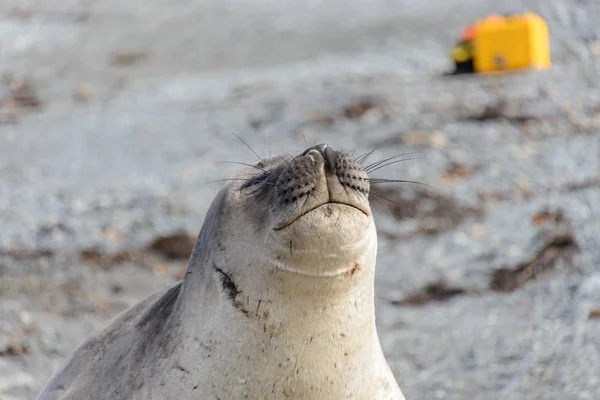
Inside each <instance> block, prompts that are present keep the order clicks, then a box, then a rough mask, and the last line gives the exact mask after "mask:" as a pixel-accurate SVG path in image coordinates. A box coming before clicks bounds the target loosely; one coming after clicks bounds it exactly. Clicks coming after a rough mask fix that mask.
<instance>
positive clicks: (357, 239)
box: [197, 144, 377, 277]
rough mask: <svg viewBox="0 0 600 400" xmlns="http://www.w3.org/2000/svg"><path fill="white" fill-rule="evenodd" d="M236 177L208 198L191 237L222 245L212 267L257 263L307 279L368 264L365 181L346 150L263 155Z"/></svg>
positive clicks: (371, 250) (370, 231)
mask: <svg viewBox="0 0 600 400" xmlns="http://www.w3.org/2000/svg"><path fill="white" fill-rule="evenodd" d="M238 178H239V179H234V180H231V181H230V182H229V183H228V184H227V185H226V186H225V187H224V188H223V189H222V190H221V192H220V193H219V195H218V196H217V197H216V199H215V200H214V202H213V204H212V205H211V210H210V211H209V213H208V215H207V219H206V221H205V224H204V227H203V231H204V236H205V237H203V233H201V235H200V240H198V243H197V247H198V246H202V247H203V248H204V249H206V248H218V249H220V251H219V252H218V254H212V256H213V257H214V259H213V262H214V263H215V264H216V265H217V266H220V265H227V266H237V268H236V269H237V271H235V274H236V275H238V274H243V275H245V272H248V273H249V272H250V271H249V269H252V271H251V273H252V274H254V275H256V274H257V273H259V271H258V270H259V269H262V270H263V271H262V272H263V273H267V272H268V271H267V270H269V271H270V272H272V271H273V270H275V271H279V272H281V271H286V273H293V274H300V275H305V276H312V277H339V276H348V275H354V273H355V272H356V271H358V270H360V269H362V268H363V266H365V265H367V266H368V267H371V265H372V266H373V267H374V262H375V253H376V247H377V239H376V234H375V224H374V221H373V218H372V215H371V208H370V206H369V199H368V195H369V179H368V177H367V174H366V172H365V171H364V170H363V168H362V166H361V165H360V164H358V163H357V162H356V161H354V159H352V158H351V157H349V156H348V155H346V154H344V153H342V152H339V151H335V150H334V149H333V148H331V147H329V146H328V145H325V144H320V145H316V146H313V147H310V148H308V149H306V150H305V151H304V152H302V153H301V154H299V155H297V156H295V157H291V156H277V157H270V158H265V159H263V160H261V161H259V162H258V163H256V164H255V165H254V166H252V167H249V168H246V169H245V170H244V171H242V172H241V174H240V175H239V176H238ZM206 241H210V242H213V241H216V242H217V243H210V244H211V245H210V246H207V244H209V243H206ZM203 242H204V244H205V245H202V243H203ZM212 244H214V245H212ZM232 248H235V249H236V250H235V251H231V249H232ZM213 253H214V252H213ZM244 270H247V271H244Z"/></svg>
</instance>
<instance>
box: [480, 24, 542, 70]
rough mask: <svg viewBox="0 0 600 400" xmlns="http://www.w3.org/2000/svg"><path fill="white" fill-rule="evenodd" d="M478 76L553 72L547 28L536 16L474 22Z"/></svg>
mask: <svg viewBox="0 0 600 400" xmlns="http://www.w3.org/2000/svg"><path fill="white" fill-rule="evenodd" d="M475 32H476V34H475V39H474V47H475V52H474V56H473V64H474V68H475V72H479V73H486V72H499V71H510V70H517V69H548V68H550V38H549V35H548V25H547V24H546V21H544V19H543V18H542V17H540V16H539V15H537V14H533V13H525V14H519V15H513V16H509V17H503V18H498V17H495V18H487V19H483V20H479V21H477V22H475Z"/></svg>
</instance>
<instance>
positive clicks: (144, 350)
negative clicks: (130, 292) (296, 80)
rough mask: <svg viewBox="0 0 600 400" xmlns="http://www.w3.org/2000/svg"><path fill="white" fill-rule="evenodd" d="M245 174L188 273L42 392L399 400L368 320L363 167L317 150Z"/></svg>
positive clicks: (228, 189)
mask: <svg viewBox="0 0 600 400" xmlns="http://www.w3.org/2000/svg"><path fill="white" fill-rule="evenodd" d="M241 176H242V177H243V178H244V179H241V180H233V181H231V182H229V183H228V184H227V185H226V186H225V187H224V188H223V189H222V190H221V191H220V192H219V194H218V195H217V197H216V198H215V200H214V201H213V203H212V204H211V207H210V209H209V211H208V214H207V216H206V219H205V222H204V225H203V227H202V230H201V232H200V235H199V236H198V240H197V241H196V244H195V246H194V250H193V252H192V255H191V258H190V262H189V267H188V271H187V275H186V277H185V279H184V280H183V281H182V282H179V283H177V284H175V285H173V286H171V287H169V288H167V289H165V290H164V291H163V292H161V293H157V294H155V295H153V296H151V297H149V298H147V299H145V300H144V301H142V302H141V303H139V304H138V305H136V306H134V307H132V308H131V309H129V310H127V311H125V312H124V313H123V314H121V315H120V316H118V317H117V318H116V319H115V320H114V321H113V322H112V324H111V325H110V326H109V327H108V328H107V329H106V330H104V332H102V333H100V334H99V335H98V336H95V337H93V338H91V339H89V340H88V341H87V342H85V343H84V344H83V345H81V346H80V347H79V349H77V350H76V352H75V354H74V355H73V356H72V357H71V359H70V360H69V361H68V362H67V364H66V365H65V366H64V367H63V368H62V369H61V370H60V371H59V372H57V373H56V374H55V375H54V377H53V378H52V379H51V381H50V382H49V384H48V385H47V386H46V388H45V389H44V390H43V391H42V392H41V394H40V396H39V397H38V400H49V399H62V400H67V399H68V400H84V399H85V400H100V399H111V400H118V399H177V400H186V399H220V400H229V399H311V400H313V399H326V400H336V399H364V400H376V399H382V400H384V399H385V400H404V396H403V395H402V393H401V391H400V389H399V388H398V385H397V383H396V381H395V379H394V376H393V375H392V373H391V371H390V368H389V367H388V364H387V362H386V361H385V358H384V355H383V352H382V349H381V346H380V343H379V338H378V336H377V331H376V327H375V312H374V293H373V288H374V270H375V258H376V252H377V236H376V232H375V224H374V221H373V217H372V215H371V210H370V207H369V202H368V194H369V180H368V177H367V175H366V173H365V172H364V170H363V169H362V168H361V166H360V165H358V164H357V163H355V162H354V160H353V159H351V158H350V157H348V156H346V155H344V154H342V153H339V152H336V151H334V150H333V149H331V148H330V147H328V146H326V145H318V146H314V147H312V148H309V149H307V150H306V151H305V152H304V153H302V154H300V155H299V156H297V157H294V158H284V157H273V158H269V159H264V160H261V161H260V162H259V163H257V164H256V165H255V166H254V167H253V168H249V169H247V170H245V171H244V173H243V175H241Z"/></svg>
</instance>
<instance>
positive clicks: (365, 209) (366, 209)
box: [273, 201, 371, 231]
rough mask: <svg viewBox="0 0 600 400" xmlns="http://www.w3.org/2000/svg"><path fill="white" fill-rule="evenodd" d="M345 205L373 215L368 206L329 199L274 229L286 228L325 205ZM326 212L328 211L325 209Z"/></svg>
mask: <svg viewBox="0 0 600 400" xmlns="http://www.w3.org/2000/svg"><path fill="white" fill-rule="evenodd" d="M328 206H329V207H331V206H333V207H343V208H349V209H351V210H348V211H358V212H360V213H361V214H364V215H365V216H367V217H369V216H370V215H371V211H370V210H369V208H368V207H361V206H360V205H356V204H350V203H343V202H337V201H328V202H326V203H323V204H319V205H317V206H315V207H312V208H309V209H307V210H306V211H304V212H302V213H299V214H298V215H296V216H295V217H294V218H291V219H289V220H287V221H284V222H282V223H280V224H279V225H276V226H275V227H274V228H273V230H274V231H279V230H281V229H284V228H286V227H288V226H290V225H292V224H293V223H294V222H296V221H298V220H299V219H301V218H302V217H304V216H306V215H308V214H310V213H313V212H315V211H318V210H321V209H322V208H323V207H328ZM325 212H326V211H325Z"/></svg>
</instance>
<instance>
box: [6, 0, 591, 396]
mask: <svg viewBox="0 0 600 400" xmlns="http://www.w3.org/2000/svg"><path fill="white" fill-rule="evenodd" d="M300 3H301V2H295V1H290V0H286V1H278V2H275V1H271V2H268V1H261V2H249V1H242V0H238V1H228V2H223V1H216V0H214V1H209V0H206V1H183V0H181V1H176V2H169V3H167V2H165V1H159V0H152V1H142V0H134V1H130V2H126V4H125V2H122V1H113V0H105V1H102V2H100V1H93V0H85V1H84V0H70V1H63V0H51V1H44V2H41V1H34V0H30V1H25V0H14V1H9V0H0V73H1V74H2V76H3V78H2V79H3V80H2V82H1V86H0V100H1V101H2V103H1V104H2V107H1V110H0V111H1V112H0V221H1V224H2V225H1V226H2V229H1V230H0V399H2V400H7V399H11V400H14V399H33V398H34V397H35V395H36V393H37V391H38V390H39V389H40V388H41V387H42V385H44V383H45V382H46V381H47V380H48V378H49V377H50V375H51V374H52V372H53V371H54V370H55V369H56V368H58V366H59V365H60V364H61V363H62V362H63V360H64V358H65V357H66V356H67V355H68V354H70V353H71V352H72V351H73V349H74V348H75V347H76V346H77V345H78V344H79V343H80V342H81V341H82V340H83V339H84V338H85V337H87V336H88V335H90V334H92V333H93V332H96V331H97V330H98V329H100V328H101V327H102V326H104V325H105V324H106V323H107V322H108V321H109V319H110V318H112V317H113V316H114V315H116V314H117V313H119V312H120V311H122V310H124V309H125V308H126V307H128V306H130V305H132V304H134V303H135V302H137V301H138V300H140V299H142V298H144V297H145V296H147V295H149V294H150V293H152V292H153V291H155V290H157V289H159V288H161V287H163V286H164V285H166V284H168V283H170V282H173V281H174V280H176V279H178V276H180V275H181V272H182V270H183V268H185V264H186V258H187V255H188V252H189V248H190V245H191V243H193V238H194V237H195V235H196V234H197V232H198V231H199V229H200V226H201V224H202V219H203V215H204V212H205V211H206V209H207V207H208V205H209V203H210V201H211V199H212V197H213V196H214V194H215V193H216V191H217V190H218V188H219V187H220V183H211V181H215V180H219V179H223V178H228V177H231V176H232V175H234V174H235V173H236V172H237V171H239V168H238V166H236V165H234V164H226V163H222V162H223V161H241V162H251V161H252V160H253V159H254V155H253V154H252V153H251V152H250V151H249V150H248V149H247V148H246V147H245V146H244V145H243V144H242V143H240V142H239V141H238V139H236V137H235V136H234V135H232V134H231V132H232V131H233V132H236V133H237V134H239V135H241V136H242V137H243V138H244V139H245V140H247V141H248V142H249V143H250V145H251V146H252V147H253V148H254V149H255V150H256V151H257V152H258V153H259V154H261V155H268V154H273V153H280V152H290V153H294V152H297V151H300V150H302V149H303V148H304V147H306V144H305V143H310V144H312V143H314V142H315V141H316V142H327V143H329V144H330V145H332V146H334V147H336V148H340V149H343V150H348V151H352V150H355V149H356V154H357V155H358V154H361V153H363V152H366V151H369V150H371V149H373V148H374V147H376V146H380V147H379V149H378V150H377V151H376V152H375V153H374V154H373V156H372V158H371V160H373V161H377V160H382V159H385V158H386V157H390V156H394V155H398V154H407V156H406V160H405V161H403V162H400V163H397V164H393V165H389V166H387V167H385V168H382V169H381V170H379V171H377V172H376V173H375V174H374V175H375V176H378V177H387V178H396V179H408V180H415V181H419V182H423V183H426V184H428V185H431V186H433V188H430V187H428V186H422V185H409V184H402V185H388V186H385V187H382V186H378V187H377V188H376V192H375V193H376V194H378V195H379V196H384V197H385V198H387V199H388V200H390V201H388V200H382V199H381V197H376V198H373V206H374V207H375V208H376V210H377V215H376V217H377V224H378V228H379V243H380V251H379V260H378V269H377V282H376V285H377V322H378V326H379V332H380V337H381V341H382V344H383V346H384V350H385V352H386V354H387V356H388V358H389V361H390V364H391V366H392V369H393V371H394V373H395V374H396V376H397V378H398V381H399V383H400V385H401V386H402V388H403V390H404V392H405V395H406V397H407V399H411V400H412V399H446V400H458V399H464V400H467V399H469V400H474V399H499V398H502V399H540V400H541V399H551V398H552V399H555V398H564V399H573V400H575V399H596V398H598V393H599V392H600V267H599V263H600V251H599V249H600V246H599V244H600V243H599V240H598V239H597V235H598V232H600V183H599V182H600V181H599V179H600V144H599V142H598V139H599V138H600V91H599V89H600V79H598V78H599V66H597V65H596V64H598V61H599V60H600V41H599V39H600V25H598V24H597V22H596V18H594V15H599V14H598V13H599V12H600V3H598V2H596V1H585V0H579V1H568V2H567V1H559V0H546V1H538V2H535V1H527V2H519V1H511V2H507V3H503V5H502V6H498V5H496V4H495V3H497V2H491V1H476V0H468V1H458V0H453V1H448V0H446V1H442V0H430V1H428V2H412V1H408V0H399V1H392V0H370V1H368V2H367V1H360V0H345V1H341V0H340V1H338V0H331V1H328V2H326V3H325V4H321V2H316V1H312V2H311V1H309V2H302V3H301V4H300ZM526 9H532V10H534V11H536V12H538V13H540V14H542V15H543V16H544V17H546V18H547V20H548V22H549V25H550V30H551V35H552V53H553V60H554V66H553V69H552V70H551V71H548V72H539V73H522V74H514V75H509V76H504V77H487V78H480V77H465V78H447V77H442V76H441V73H442V72H443V71H444V70H445V69H449V68H450V64H449V61H448V59H447V47H448V45H449V44H450V43H451V41H452V39H453V36H452V35H454V34H455V33H456V32H457V30H458V28H459V27H460V26H461V24H463V23H465V22H467V21H469V19H471V18H473V17H476V16H480V15H482V14H485V13H487V12H490V11H495V12H504V11H511V10H515V11H523V10H526Z"/></svg>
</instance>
